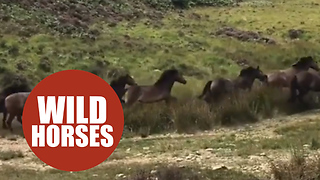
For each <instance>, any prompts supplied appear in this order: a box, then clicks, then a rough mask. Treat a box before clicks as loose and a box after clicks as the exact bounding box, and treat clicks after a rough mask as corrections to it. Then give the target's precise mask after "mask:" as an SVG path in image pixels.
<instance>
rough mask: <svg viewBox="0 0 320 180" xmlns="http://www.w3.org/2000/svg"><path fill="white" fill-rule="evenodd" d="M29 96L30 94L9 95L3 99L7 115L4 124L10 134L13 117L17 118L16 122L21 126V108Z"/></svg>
mask: <svg viewBox="0 0 320 180" xmlns="http://www.w3.org/2000/svg"><path fill="white" fill-rule="evenodd" d="M29 94H30V92H18V93H13V94H10V95H9V96H7V97H6V98H5V108H6V111H7V113H8V114H9V118H8V120H7V122H6V123H7V125H8V128H9V130H10V131H11V132H13V129H12V127H11V123H12V121H13V118H14V117H17V120H18V121H19V122H20V123H21V124H22V113H23V108H24V104H25V102H26V100H27V98H28V96H29Z"/></svg>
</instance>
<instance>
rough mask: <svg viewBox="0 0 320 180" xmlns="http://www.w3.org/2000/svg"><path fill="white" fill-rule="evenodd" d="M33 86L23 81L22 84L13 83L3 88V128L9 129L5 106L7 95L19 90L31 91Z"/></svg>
mask: <svg viewBox="0 0 320 180" xmlns="http://www.w3.org/2000/svg"><path fill="white" fill-rule="evenodd" d="M31 90H32V88H31V87H30V85H28V84H27V83H25V82H23V83H21V84H18V83H12V84H11V85H9V86H7V87H5V88H3V89H2V90H1V92H0V113H1V112H2V113H3V118H2V128H3V129H7V125H6V119H7V110H6V108H5V99H6V97H7V96H9V95H10V94H13V93H17V92H26V91H31Z"/></svg>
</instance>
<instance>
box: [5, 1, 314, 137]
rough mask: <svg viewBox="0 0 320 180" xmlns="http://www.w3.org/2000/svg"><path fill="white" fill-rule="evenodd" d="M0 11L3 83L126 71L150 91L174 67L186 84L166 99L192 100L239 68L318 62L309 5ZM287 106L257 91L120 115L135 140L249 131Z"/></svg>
mask: <svg viewBox="0 0 320 180" xmlns="http://www.w3.org/2000/svg"><path fill="white" fill-rule="evenodd" d="M0 9H1V11H0V21H1V23H0V26H1V28H0V33H1V39H0V63H1V66H0V67H1V68H0V72H1V74H0V76H2V77H3V78H4V79H6V78H7V77H8V76H4V75H6V74H8V72H10V73H18V74H21V75H22V76H24V77H27V78H28V79H29V80H31V82H32V84H33V85H36V84H37V83H38V82H39V81H41V80H42V79H43V78H45V77H46V76H48V75H50V74H52V73H54V72H57V71H61V70H65V69H80V70H86V71H89V72H92V73H95V74H97V75H99V76H100V77H102V78H104V79H105V80H106V81H107V82H110V80H111V79H112V78H114V77H115V76H117V75H119V74H121V73H123V72H129V73H130V74H132V75H133V76H134V78H135V79H136V81H137V82H138V83H139V84H147V83H152V82H153V81H155V80H156V79H157V78H158V77H159V75H160V73H161V71H163V70H165V69H167V68H170V67H173V66H174V67H176V68H178V69H180V70H181V71H182V72H183V74H184V75H185V76H186V79H187V80H188V83H187V84H186V85H181V84H177V85H175V87H174V89H173V94H174V95H175V96H177V97H178V98H180V99H185V98H188V99H190V97H191V98H193V97H195V96H196V95H198V94H199V93H200V92H201V90H202V87H203V86H204V83H205V82H206V81H207V80H209V79H213V78H214V77H217V76H225V77H232V76H236V75H238V73H239V70H240V69H241V68H242V67H243V66H245V65H253V66H256V65H259V66H260V67H261V69H262V70H263V71H264V72H271V71H273V70H276V69H281V68H286V67H288V66H290V65H291V64H292V63H294V62H295V61H296V60H297V59H298V58H299V57H301V56H306V55H311V56H313V57H314V58H315V59H316V60H317V59H318V58H319V57H320V51H319V48H320V39H319V36H318V32H319V26H320V20H319V18H318V15H319V13H320V8H319V3H317V2H316V1H314V0H307V1H302V0H291V1H275V0H268V1H267V0H260V1H251V0H248V1H243V2H238V1H237V2H236V1H233V0H175V1H171V0H164V1H160V0H134V1H129V0H121V1H116V2H115V1H97V0H95V1H90V2H89V1H74V0H63V1H52V0H45V1H40V0H19V1H18V0H10V1H9V0H8V1H1V2H0ZM3 82H4V81H2V84H3ZM274 95H276V96H274ZM285 98H286V97H285V96H283V94H280V93H279V92H278V91H268V90H262V91H258V92H256V93H254V95H253V96H250V95H249V96H245V97H243V98H242V99H240V100H236V101H235V102H231V103H227V104H226V105H224V107H223V109H222V110H221V109H216V110H214V111H213V113H211V112H209V109H208V107H205V106H204V104H203V103H202V104H199V103H198V102H194V101H192V100H191V101H190V100H188V101H187V102H186V101H183V102H182V105H181V104H180V105H179V106H178V107H177V108H175V109H168V108H158V107H156V106H157V105H156V106H148V107H147V108H143V109H141V108H140V109H139V111H138V112H139V113H135V109H133V111H132V110H126V111H125V117H126V123H125V124H126V125H128V126H129V129H131V131H135V132H138V131H141V129H144V128H146V129H147V131H154V132H162V131H164V130H170V131H171V130H172V129H174V130H178V131H180V132H185V131H189V127H194V126H197V127H198V128H200V129H201V130H206V129H208V128H209V129H210V128H211V127H213V126H215V125H219V124H230V123H231V124H233V123H234V122H235V121H240V122H256V121H257V120H258V119H260V118H261V117H263V118H264V117H271V116H273V114H275V111H277V112H278V111H280V112H285V113H286V114H288V113H292V112H296V110H297V109H300V108H301V107H296V106H295V105H294V107H291V105H288V104H286V103H285ZM194 107H196V108H194ZM316 107H318V106H316ZM138 108H139V107H138ZM304 109H305V108H304ZM307 109H308V108H307ZM132 112H133V113H132ZM148 119H151V121H150V120H148ZM185 119H188V120H187V121H188V123H186V121H185ZM147 120H148V121H147ZM172 121H174V124H172V123H171V122H172ZM146 122H148V123H146ZM142 126H143V127H142ZM144 126H146V127H144ZM143 131H145V130H143Z"/></svg>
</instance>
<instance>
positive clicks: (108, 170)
mask: <svg viewBox="0 0 320 180" xmlns="http://www.w3.org/2000/svg"><path fill="white" fill-rule="evenodd" d="M155 170H157V171H158V173H161V174H160V175H158V176H160V177H162V178H160V180H166V178H165V177H167V178H170V177H171V178H174V177H176V178H175V179H176V180H183V179H185V178H193V179H197V178H198V179H199V178H201V179H212V178H213V179H219V180H232V179H239V180H256V179H257V178H255V177H254V176H253V175H251V174H244V173H241V172H238V171H234V170H224V169H222V170H210V169H200V168H199V167H197V166H188V167H185V168H178V167H176V166H172V165H165V164H145V165H140V164H131V165H128V164H117V165H106V166H97V167H94V168H92V169H89V170H86V171H81V172H72V173H70V172H64V171H60V170H46V171H34V170H17V169H16V168H15V167H12V166H4V167H2V168H1V169H0V173H1V175H2V178H6V179H10V180H16V179H19V180H25V179H30V178H32V179H35V180H38V179H39V180H40V179H41V180H47V179H50V180H58V179H61V178H63V179H65V180H71V179H79V180H84V179H97V180H100V179H101V180H102V179H103V180H109V179H110V180H111V179H119V178H120V179H121V178H122V177H126V178H128V177H130V180H131V179H134V178H135V177H136V176H140V177H141V176H142V175H143V174H142V172H143V173H148V174H150V172H151V171H155ZM181 177H182V178H181ZM143 180H144V179H143Z"/></svg>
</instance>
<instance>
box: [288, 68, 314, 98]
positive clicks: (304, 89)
mask: <svg viewBox="0 0 320 180" xmlns="http://www.w3.org/2000/svg"><path fill="white" fill-rule="evenodd" d="M309 91H314V92H319V91H320V74H319V72H317V71H314V70H309V71H302V72H300V73H298V74H296V75H295V76H294V77H293V78H292V81H291V86H290V93H291V95H290V98H289V100H288V102H295V101H296V99H297V98H298V100H299V101H300V103H304V101H303V97H304V96H305V95H306V94H307V93H308V92H309Z"/></svg>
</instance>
